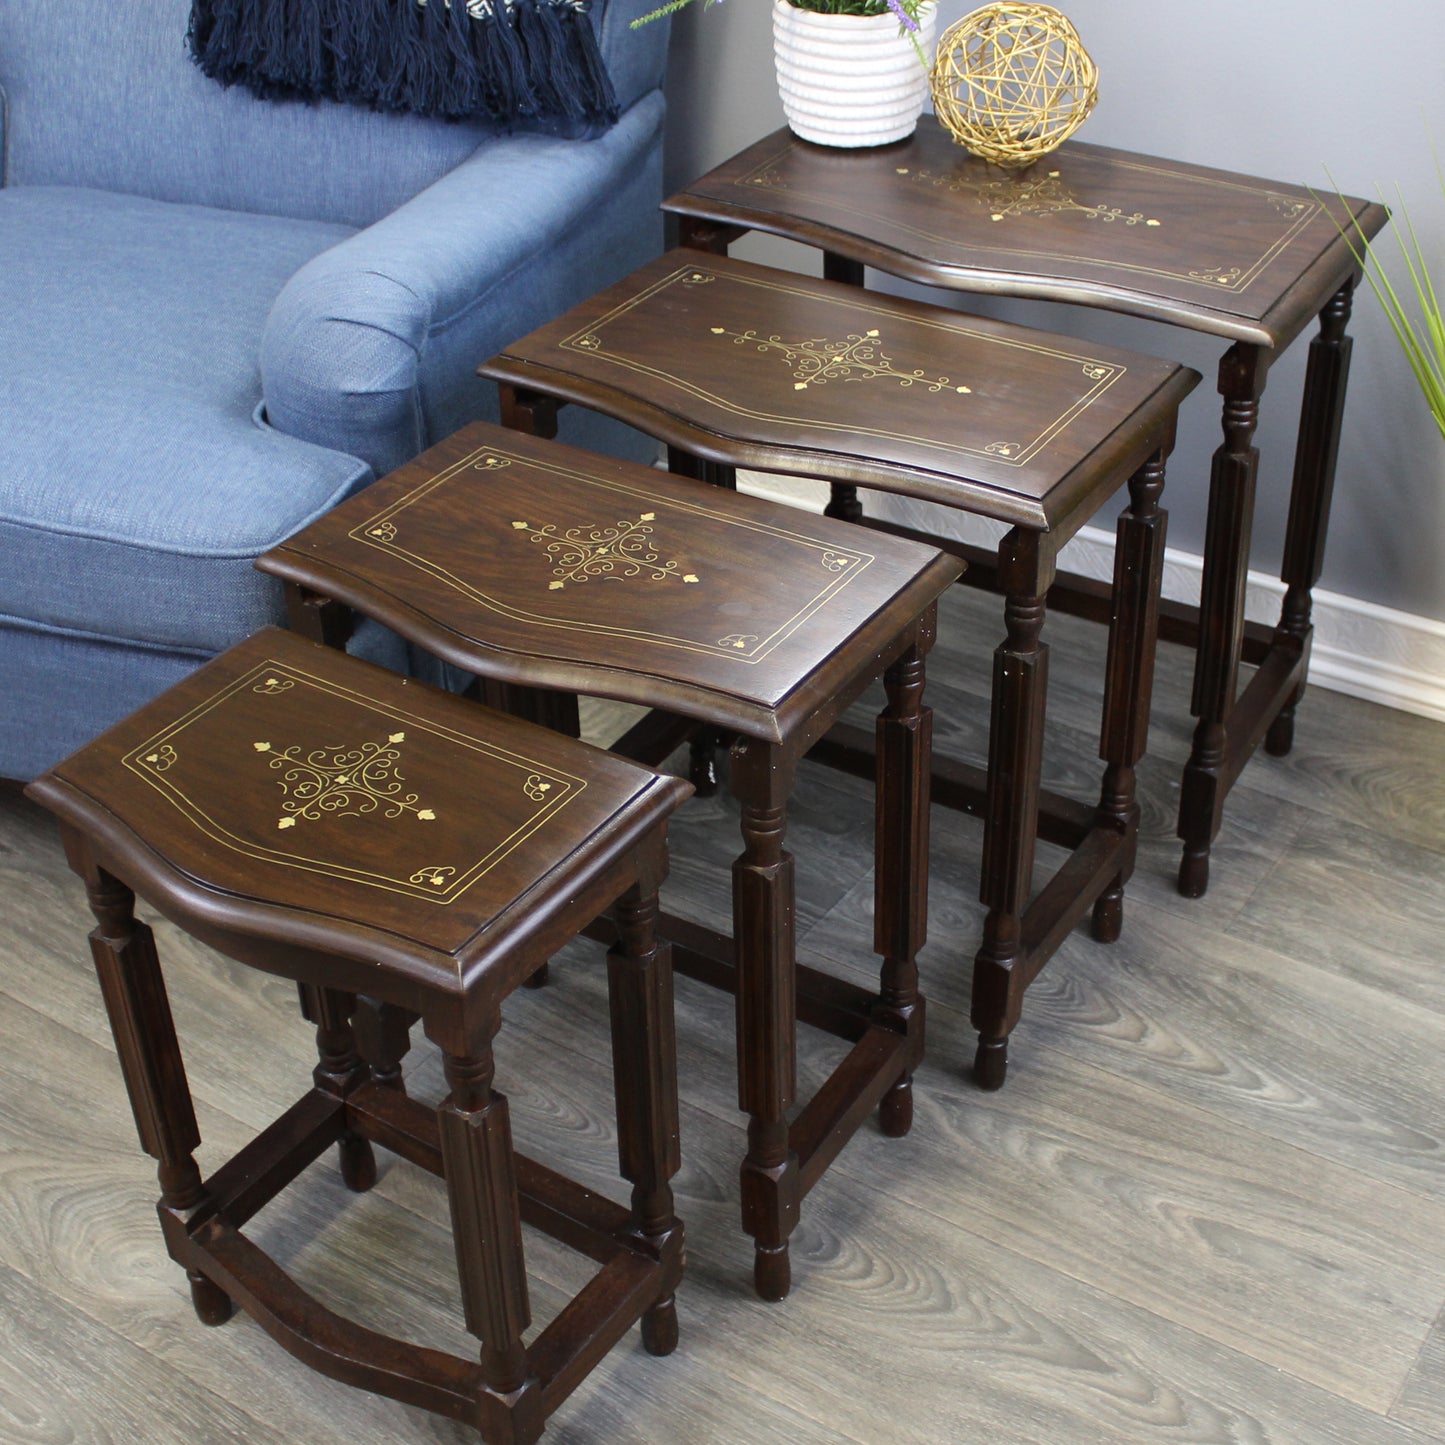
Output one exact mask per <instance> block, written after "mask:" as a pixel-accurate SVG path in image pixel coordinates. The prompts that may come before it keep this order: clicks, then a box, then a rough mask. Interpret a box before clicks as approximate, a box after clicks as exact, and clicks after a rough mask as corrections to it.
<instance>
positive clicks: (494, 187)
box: [261, 92, 663, 476]
mask: <svg viewBox="0 0 1445 1445" xmlns="http://www.w3.org/2000/svg"><path fill="white" fill-rule="evenodd" d="M662 115H663V101H662V97H661V94H660V93H658V92H653V93H652V94H650V95H648V96H647V97H645V98H644V99H643V100H642V101H641V102H639V103H638V104H637V105H634V106H633V107H632V108H631V109H630V110H628V111H626V112H625V113H624V114H623V116H622V118H621V120H619V121H618V123H617V124H616V125H615V126H614V127H613V128H612V129H611V130H609V131H607V132H606V133H605V134H604V135H602V136H600V137H598V138H597V139H595V140H590V141H575V140H556V139H553V138H551V137H544V136H513V137H509V138H505V139H501V140H495V141H488V142H486V143H485V144H483V145H481V146H479V147H478V148H477V150H476V151H475V152H474V153H473V154H472V156H471V157H469V158H468V159H467V160H466V161H464V162H463V163H462V164H461V165H460V166H458V167H457V168H456V169H455V170H453V171H452V172H450V173H449V174H448V175H446V176H443V177H442V178H441V179H440V180H439V181H437V182H435V183H434V184H433V185H431V186H429V187H427V189H426V190H424V191H422V192H421V193H420V194H419V195H417V196H415V197H413V199H412V200H410V201H408V202H407V203H406V204H405V205H403V206H400V207H398V208H397V210H395V211H393V212H392V213H391V214H390V215H389V216H386V217H384V218H383V219H382V220H380V221H378V222H376V223H375V224H374V225H372V226H368V227H367V228H366V229H365V230H362V231H359V232H357V233H356V234H355V235H354V236H351V237H348V238H347V239H346V240H345V241H343V242H341V243H340V244H339V245H337V246H334V247H332V248H331V249H330V250H329V251H325V252H323V253H322V254H321V255H319V256H316V257H315V258H313V259H312V260H311V261H309V262H308V263H307V264H306V265H305V266H303V267H302V268H301V270H299V271H298V272H297V273H296V274H295V276H293V277H292V278H291V280H290V281H289V282H287V284H286V286H285V287H284V288H283V289H282V291H281V294H280V295H279V296H278V297H277V299H276V302H275V305H274V306H273V307H272V309H271V314H270V316H269V318H268V320H267V323H266V329H265V333H264V335H263V337H262V342H261V384H262V394H263V398H264V402H265V408H266V417H267V420H268V421H269V422H270V423H271V425H272V426H274V427H276V428H277V429H279V430H281V431H284V432H286V433H288V434H290V435H292V436H296V437H299V438H301V439H303V440H305V441H310V442H315V443H317V444H318V445H321V446H326V447H331V448H332V449H334V450H337V451H342V452H348V453H350V454H352V455H353V456H358V457H360V458H361V459H362V460H363V461H365V462H367V463H369V464H370V466H371V467H372V469H373V470H374V472H375V473H376V475H377V476H381V475H383V474H384V473H386V472H388V471H391V470H393V469H394V468H395V467H397V466H400V465H401V463H402V462H404V461H407V460H409V459H410V458H411V457H413V456H415V455H416V454H417V452H419V451H421V450H423V449H424V448H425V447H426V446H428V445H429V444H430V443H431V442H432V441H433V440H435V438H433V437H429V436H428V435H427V427H426V417H425V415H424V398H423V380H424V379H425V380H426V382H427V385H428V387H430V388H431V389H433V391H434V390H435V388H436V387H437V386H438V385H443V386H451V387H453V388H454V389H456V390H460V389H463V388H469V389H473V390H474V389H475V387H476V382H475V378H474V375H473V373H474V369H475V367H476V366H477V365H478V364H480V363H481V362H482V361H485V360H486V359H487V357H488V356H490V355H491V354H492V353H493V352H494V351H496V350H497V349H498V348H499V347H500V346H502V345H504V344H505V343H506V342H508V341H511V340H513V339H514V337H515V335H517V334H521V332H520V331H514V330H511V329H509V328H515V327H516V326H517V325H518V321H519V318H521V319H522V320H523V322H524V324H523V325H522V327H521V330H522V331H525V330H531V329H532V328H533V327H534V326H537V325H540V324H541V323H542V322H543V321H544V320H546V319H548V318H549V317H550V316H551V315H552V314H555V310H557V309H561V306H558V305H557V300H558V296H559V295H560V289H558V290H554V288H552V287H550V286H548V287H546V288H540V289H539V291H538V294H536V295H535V296H533V295H531V294H530V293H529V294H527V295H522V296H519V294H518V293H517V292H516V291H513V292H507V291H505V288H506V287H507V285H508V281H509V278H510V277H511V276H512V274H513V273H514V272H517V271H519V270H521V269H522V268H523V267H524V266H525V265H527V264H529V263H532V262H535V261H536V260H537V258H538V256H539V255H545V253H546V250H547V248H548V246H549V245H550V244H554V243H558V242H559V241H560V238H562V237H564V236H566V235H568V234H569V233H570V232H573V231H576V230H579V229H580V230H582V231H583V232H584V234H585V233H586V230H587V228H589V227H590V226H593V225H594V224H596V225H599V226H600V225H601V223H600V221H598V220H597V219H596V218H598V217H603V216H606V215H608V214H609V206H610V205H611V204H612V203H613V202H614V200H615V198H616V197H617V196H619V195H626V194H627V193H628V191H629V187H630V186H631V187H635V186H636V185H637V177H638V176H639V175H640V174H643V173H645V172H646V171H647V170H648V169H649V157H655V155H656V152H657V147H658V144H659V136H660V130H661V124H662ZM657 200H658V197H656V196H649V198H648V199H642V198H637V199H635V200H632V201H630V202H629V204H630V205H631V206H633V207H634V209H635V210H636V211H638V212H640V213H641V215H642V217H643V218H644V219H646V220H648V221H649V222H650V212H649V207H650V206H655V205H656V202H657ZM609 244H615V243H613V242H611V238H609V237H608V236H607V235H606V234H604V233H602V231H599V234H598V236H597V251H598V263H597V264H598V275H599V276H600V275H601V274H602V273H603V271H604V269H605V268H607V267H608V265H609V264H611V265H612V266H614V267H615V265H616V258H615V257H609V256H608V254H607V251H608V246H609ZM624 259H625V258H624ZM641 259H643V258H642V257H640V256H639V257H637V258H636V260H635V261H634V262H633V264H636V261H640V260H641ZM613 274H616V273H615V272H613ZM608 279H611V277H610V276H609V278H608ZM596 284H597V285H600V284H601V281H600V280H599V281H598V282H597V283H596ZM588 289H595V286H592V287H589V288H588ZM582 294H586V292H585V291H584V292H582V293H579V295H578V296H577V297H575V298H572V299H580V296H581V295H582ZM489 297H490V298H492V300H493V305H491V306H489V305H488V300H489ZM523 303H525V304H523ZM563 304H564V305H566V304H571V300H570V299H569V300H567V301H565V302H563ZM533 313H535V314H533ZM529 316H530V318H531V319H526V318H527V317H529ZM498 327H501V328H504V329H503V331H502V334H495V333H496V331H497V328H498ZM429 348H431V349H432V350H433V351H434V352H437V353H445V354H446V355H447V356H448V357H450V358H452V360H451V361H450V362H449V363H448V365H449V366H450V367H451V372H450V374H449V376H448V377H447V378H445V379H443V380H442V381H440V382H439V381H438V379H437V378H436V377H435V376H428V375H427V362H428V349H429ZM438 410H439V411H441V412H445V411H446V410H447V407H446V404H445V400H444V399H443V401H442V403H441V405H440V406H439V408H438Z"/></svg>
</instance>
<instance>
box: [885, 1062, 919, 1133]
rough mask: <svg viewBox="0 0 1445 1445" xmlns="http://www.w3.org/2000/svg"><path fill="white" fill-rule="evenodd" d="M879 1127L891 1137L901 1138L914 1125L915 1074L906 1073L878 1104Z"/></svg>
mask: <svg viewBox="0 0 1445 1445" xmlns="http://www.w3.org/2000/svg"><path fill="white" fill-rule="evenodd" d="M878 1127H879V1128H880V1129H882V1130H883V1132H884V1133H885V1134H886V1135H887V1136H888V1137H889V1138H890V1139H901V1138H903V1137H904V1135H905V1134H907V1133H908V1131H909V1130H910V1129H911V1128H912V1127H913V1076H912V1074H905V1075H904V1076H903V1077H902V1078H901V1079H899V1081H898V1082H897V1083H896V1084H894V1086H893V1087H892V1088H891V1089H889V1091H888V1092H887V1093H886V1094H884V1096H883V1098H882V1099H881V1100H880V1101H879V1104H878Z"/></svg>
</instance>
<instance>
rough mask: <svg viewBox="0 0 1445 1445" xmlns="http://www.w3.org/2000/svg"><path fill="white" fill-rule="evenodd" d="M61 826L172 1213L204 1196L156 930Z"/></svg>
mask: <svg viewBox="0 0 1445 1445" xmlns="http://www.w3.org/2000/svg"><path fill="white" fill-rule="evenodd" d="M63 832H64V837H65V851H66V856H67V857H68V859H69V860H70V865H71V867H72V868H74V869H75V871H76V873H78V874H79V875H80V878H81V880H82V881H83V882H84V884H85V891H86V896H87V898H88V899H89V902H90V911H91V912H92V913H93V914H94V915H95V921H96V927H95V928H94V929H93V930H92V931H91V934H90V953H91V957H92V959H93V960H94V961H95V972H96V977H97V978H98V979H99V980H100V992H101V997H102V998H103V999H104V1001H105V1011H106V1016H107V1017H108V1018H109V1020H110V1027H111V1033H112V1034H113V1036H114V1038H115V1049H116V1054H117V1055H118V1057H119V1059H120V1069H121V1074H122V1076H123V1077H124V1079H125V1087H126V1093H127V1094H128V1095H129V1096H130V1106H131V1112H132V1113H133V1114H134V1115H135V1126H136V1133H137V1134H138V1135H139V1136H140V1146H141V1148H142V1149H144V1150H145V1152H146V1153H147V1154H149V1155H150V1156H151V1158H152V1159H154V1160H155V1161H156V1164H157V1170H156V1172H157V1176H158V1178H159V1181H160V1186H161V1198H160V1204H159V1209H160V1211H161V1214H162V1216H165V1215H166V1214H170V1215H173V1216H177V1217H179V1216H182V1215H185V1214H187V1213H189V1212H190V1211H191V1210H193V1209H195V1208H196V1206H197V1205H199V1204H201V1203H203V1202H204V1201H205V1198H206V1190H205V1186H204V1185H203V1184H202V1182H201V1171H200V1169H199V1168H198V1167H197V1165H196V1160H195V1151H196V1150H197V1149H198V1148H199V1147H200V1143H201V1131H200V1129H199V1128H198V1127H197V1125H196V1112H195V1108H194V1106H193V1105H192V1103H191V1090H190V1085H189V1084H188V1083H187V1082H186V1069H185V1064H184V1062H183V1061H182V1059H181V1045H180V1041H179V1039H177V1038H176V1027H175V1022H174V1020H173V1019H172V1018H171V1006H170V1000H169V999H168V998H167V996H166V985H165V979H164V978H163V977H162V975H161V966H160V959H159V957H158V956H157V954H156V943H155V935H154V934H153V933H152V932H151V930H150V927H149V926H148V925H147V924H145V923H142V922H140V921H139V920H138V919H137V918H136V916H135V894H134V893H133V892H132V891H131V890H130V889H129V888H128V887H126V885H125V884H124V883H122V882H121V881H120V879H118V878H116V877H114V876H113V875H112V874H110V873H107V872H106V871H105V869H103V868H101V867H100V866H99V865H98V864H97V863H96V862H95V861H94V859H93V858H92V857H91V854H90V849H89V847H88V846H87V844H86V843H85V840H84V839H83V838H81V837H80V835H79V834H77V833H74V832H73V831H71V830H70V829H69V828H65V829H64V830H63ZM168 1242H169V1231H168ZM186 1278H187V1280H188V1282H189V1284H190V1287H191V1303H192V1304H193V1305H194V1306H195V1311H196V1314H197V1316H198V1317H199V1318H200V1320H201V1323H202V1324H207V1325H222V1324H225V1322H226V1321H227V1320H228V1319H230V1318H231V1315H232V1313H233V1312H234V1310H235V1306H234V1305H233V1304H232V1302H231V1298H230V1296H229V1295H227V1294H226V1292H225V1291H224V1290H222V1289H221V1288H220V1287H219V1286H218V1285H216V1284H213V1283H212V1282H211V1281H210V1280H209V1279H207V1278H206V1276H205V1275H204V1274H202V1273H201V1272H200V1271H199V1270H195V1269H188V1270H187V1271H186Z"/></svg>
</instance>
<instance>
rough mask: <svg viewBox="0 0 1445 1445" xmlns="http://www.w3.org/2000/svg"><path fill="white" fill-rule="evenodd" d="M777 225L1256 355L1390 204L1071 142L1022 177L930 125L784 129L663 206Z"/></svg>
mask: <svg viewBox="0 0 1445 1445" xmlns="http://www.w3.org/2000/svg"><path fill="white" fill-rule="evenodd" d="M664 209H665V210H668V211H673V212H675V213H676V214H678V215H682V216H692V217H696V218H699V219H703V220H711V221H720V222H724V223H727V224H734V225H741V226H744V227H748V228H751V229H756V230H762V231H771V232H775V233H777V234H779V235H784V236H791V237H794V238H795V239H798V240H802V241H806V242H809V243H810V244H813V245H816V246H820V247H824V248H826V249H828V250H830V251H835V252H837V253H839V254H840V255H844V256H848V257H850V258H852V259H853V260H856V261H861V262H864V263H865V264H867V265H870V266H875V267H877V268H878V269H880V270H883V271H888V272H891V273H892V274H894V275H897V276H904V277H907V278H908V279H910V280H913V281H918V282H921V283H923V284H925V285H931V286H945V287H951V288H954V289H957V290H962V291H983V292H996V293H999V294H1004V295H1010V296H1037V297H1043V298H1046V299H1048V300H1053V301H1070V302H1076V303H1079V304H1083V305H1089V306H1102V307H1106V308H1109V309H1111V310H1116V311H1124V312H1128V313H1130V314H1132V315H1136V316H1147V317H1151V318H1153V319H1155V320H1160V321H1167V322H1171V323H1173V324H1175V325H1179V326H1185V327H1189V328H1190V329H1192V330H1196V331H1204V332H1210V333H1213V334H1216V335H1219V336H1226V337H1230V338H1232V339H1235V340H1241V341H1248V342H1253V343H1255V344H1257V345H1261V346H1282V345H1286V344H1287V343H1288V342H1289V341H1290V340H1292V339H1293V338H1294V336H1295V335H1297V334H1298V332H1299V330H1300V329H1301V327H1303V326H1304V325H1305V324H1306V323H1307V322H1308V321H1309V319H1310V318H1311V317H1312V316H1313V315H1314V314H1315V313H1317V312H1318V311H1319V309H1320V307H1321V306H1323V304H1324V302H1325V301H1326V300H1327V299H1328V298H1329V296H1330V295H1331V294H1333V292H1334V291H1335V290H1336V289H1337V288H1338V287H1339V285H1340V284H1341V282H1342V281H1343V280H1344V278H1345V276H1346V275H1348V273H1349V271H1350V270H1351V268H1352V267H1353V265H1354V262H1353V259H1352V257H1351V255H1350V249H1349V246H1348V244H1347V243H1346V242H1345V240H1344V238H1343V237H1342V236H1341V234H1340V227H1339V224H1338V223H1345V222H1346V221H1347V218H1348V217H1349V216H1353V217H1354V218H1355V219H1356V220H1357V221H1358V222H1359V225H1360V227H1361V229H1362V230H1363V231H1364V232H1365V234H1366V235H1370V236H1373V235H1374V234H1375V233H1376V232H1378V231H1379V229H1380V228H1381V226H1383V225H1384V224H1385V221H1386V219H1387V212H1386V211H1385V209H1384V207H1382V206H1379V205H1376V204H1374V203H1373V202H1369V201H1362V200H1358V199H1355V198H1348V197H1347V198H1343V200H1342V199H1341V198H1339V197H1336V196H1332V195H1325V194H1322V193H1321V194H1317V193H1315V192H1312V191H1311V190H1309V189H1306V188H1305V187H1302V186H1290V185H1281V184H1278V183H1276V182H1273V181H1267V180H1261V179H1258V178H1256V177H1253V176H1241V175H1234V174H1231V173H1230V172H1227V171H1218V170H1211V169H1208V168H1207V167H1204V166H1196V165H1187V164H1184V163H1183V162H1180V161H1169V160H1159V159H1156V158H1154V157H1152V156H1143V155H1136V154H1134V153H1133V152H1130V151H1121V150H1112V149H1110V148H1108V147H1105V146H1096V145H1089V144H1087V143H1086V142H1082V141H1068V142H1066V143H1065V144H1064V145H1063V146H1061V147H1060V148H1059V149H1058V150H1057V151H1055V152H1054V153H1053V154H1052V155H1049V156H1047V157H1045V158H1044V159H1043V160H1041V161H1039V162H1037V163H1036V164H1034V165H1033V166H1030V167H1029V168H1027V169H1026V170H1023V171H1017V172H1014V171H1005V170H1001V169H1000V168H998V167H997V166H992V165H990V164H988V162H986V161H983V160H980V159H979V158H978V157H976V156H972V155H970V154H969V153H968V152H967V151H965V150H964V149H963V148H962V147H961V146H959V145H957V144H955V143H954V141H953V139H952V137H950V136H949V134H948V132H947V131H945V130H944V129H943V127H942V126H940V125H939V124H938V122H937V121H936V120H935V119H934V117H933V116H931V115H925V116H924V117H923V118H922V119H921V121H920V122H919V126H918V130H917V131H916V132H915V134H914V135H913V136H912V137H911V138H910V139H908V140H906V141H900V142H898V144H896V145H890V146H878V147H873V148H869V149H866V150H840V149H837V148H834V147H830V146H818V145H811V144H809V143H808V142H807V141H802V140H799V139H798V138H797V137H796V136H794V135H793V133H792V132H791V131H789V130H786V129H784V130H780V131H775V132H774V133H773V134H772V135H770V136H768V137H766V138H765V139H764V140H761V141H759V142H758V143H757V144H756V145H753V146H750V147H749V148H748V149H747V150H745V151H743V152H741V153H740V154H739V155H737V156H735V157H734V158H733V159H732V160H730V161H727V162H726V163H725V164H723V165H721V166H719V167H718V168H717V169H716V170H714V171H711V172H709V173H708V174H707V175H705V176H703V177H702V178H701V179H700V180H697V181H694V182H693V183H692V184H691V185H690V186H687V187H686V188H684V189H683V190H682V191H680V192H678V194H677V195H675V196H673V197H671V199H669V200H668V201H666V202H665V203H664Z"/></svg>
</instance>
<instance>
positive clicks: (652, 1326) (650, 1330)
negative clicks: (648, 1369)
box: [642, 1295, 677, 1355]
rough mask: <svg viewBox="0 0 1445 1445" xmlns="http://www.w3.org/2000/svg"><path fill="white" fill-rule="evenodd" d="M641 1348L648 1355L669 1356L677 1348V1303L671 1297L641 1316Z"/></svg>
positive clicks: (659, 1301) (660, 1301) (659, 1302)
mask: <svg viewBox="0 0 1445 1445" xmlns="http://www.w3.org/2000/svg"><path fill="white" fill-rule="evenodd" d="M642 1348H643V1349H644V1350H646V1351H647V1353H648V1354H649V1355H670V1354H671V1353H672V1352H673V1351H674V1350H675V1349H676V1348H677V1301H676V1299H675V1298H674V1296H672V1295H668V1297H667V1298H666V1299H664V1300H658V1302H657V1303H656V1304H655V1305H653V1306H652V1308H651V1309H650V1310H648V1311H647V1312H646V1313H645V1314H644V1315H643V1316H642Z"/></svg>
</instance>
